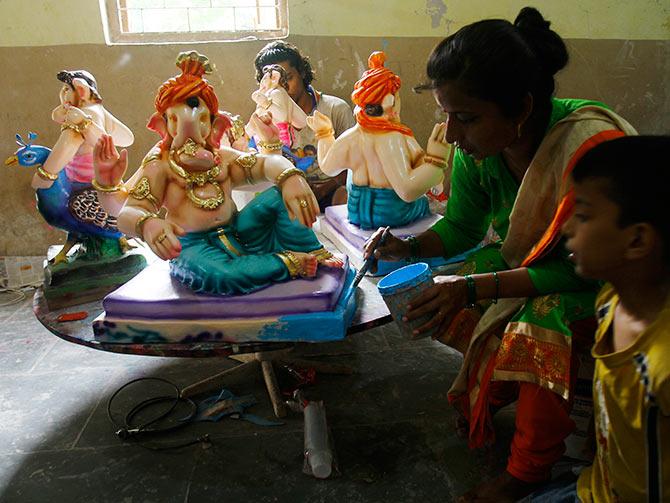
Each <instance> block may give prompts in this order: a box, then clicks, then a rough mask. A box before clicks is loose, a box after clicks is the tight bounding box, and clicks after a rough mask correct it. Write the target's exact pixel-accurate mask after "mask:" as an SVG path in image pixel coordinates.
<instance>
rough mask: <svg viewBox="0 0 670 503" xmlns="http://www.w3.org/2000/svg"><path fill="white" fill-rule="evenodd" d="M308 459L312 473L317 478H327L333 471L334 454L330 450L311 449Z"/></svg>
mask: <svg viewBox="0 0 670 503" xmlns="http://www.w3.org/2000/svg"><path fill="white" fill-rule="evenodd" d="M307 461H308V463H309V466H310V468H311V469H312V475H314V477H316V478H317V479H327V478H328V477H330V474H331V473H332V471H333V456H332V455H331V454H330V452H328V451H310V452H309V454H308V456H307Z"/></svg>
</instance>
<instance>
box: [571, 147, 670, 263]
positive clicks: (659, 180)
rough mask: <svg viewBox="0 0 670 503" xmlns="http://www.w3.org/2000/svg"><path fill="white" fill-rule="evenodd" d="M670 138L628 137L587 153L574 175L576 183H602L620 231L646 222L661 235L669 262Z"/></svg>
mask: <svg viewBox="0 0 670 503" xmlns="http://www.w3.org/2000/svg"><path fill="white" fill-rule="evenodd" d="M669 158H670V136H625V137H623V138H617V139H616V140H611V141H606V142H603V143H601V144H599V145H597V146H595V147H593V148H592V149H591V150H589V151H588V152H586V154H584V156H583V157H582V158H581V159H580V160H579V161H578V162H577V164H576V165H575V168H574V170H573V171H572V179H573V180H574V181H575V182H576V183H580V182H583V181H584V180H587V179H590V178H598V179H602V180H604V181H605V182H606V184H605V187H606V188H605V196H606V197H607V198H608V199H610V200H611V201H612V202H613V203H615V204H616V205H617V206H618V207H619V221H618V224H619V226H620V227H625V226H628V225H631V224H634V223H640V222H646V223H648V224H650V225H652V226H653V227H654V228H655V229H656V230H657V231H658V232H659V234H660V235H661V239H662V240H663V250H664V256H665V259H666V261H667V260H668V259H669V258H670V220H669V219H668V216H669V215H670V164H669V162H668V159H669Z"/></svg>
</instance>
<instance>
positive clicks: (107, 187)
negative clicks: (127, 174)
mask: <svg viewBox="0 0 670 503" xmlns="http://www.w3.org/2000/svg"><path fill="white" fill-rule="evenodd" d="M91 185H93V188H94V189H95V190H99V191H100V192H119V191H120V190H125V188H126V187H125V185H123V182H119V183H117V184H116V185H102V184H101V183H100V182H99V181H97V180H96V179H95V178H94V179H93V180H91Z"/></svg>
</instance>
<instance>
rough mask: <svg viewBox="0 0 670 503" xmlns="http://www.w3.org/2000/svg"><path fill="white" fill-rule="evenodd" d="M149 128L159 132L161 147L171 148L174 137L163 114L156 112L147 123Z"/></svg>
mask: <svg viewBox="0 0 670 503" xmlns="http://www.w3.org/2000/svg"><path fill="white" fill-rule="evenodd" d="M147 129H149V130H151V131H154V132H155V133H158V135H159V136H160V137H161V142H160V144H159V145H160V148H161V150H167V149H169V148H170V144H171V143H172V137H171V136H170V133H168V129H167V123H166V122H165V117H164V116H163V114H159V113H158V112H156V113H155V114H153V115H152V116H151V118H150V119H149V122H148V123H147Z"/></svg>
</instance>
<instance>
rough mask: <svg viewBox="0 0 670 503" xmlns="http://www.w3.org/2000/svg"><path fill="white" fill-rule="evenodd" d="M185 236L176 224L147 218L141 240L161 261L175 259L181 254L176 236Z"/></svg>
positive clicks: (160, 219)
mask: <svg viewBox="0 0 670 503" xmlns="http://www.w3.org/2000/svg"><path fill="white" fill-rule="evenodd" d="M184 234H186V232H185V231H184V229H182V228H181V227H180V226H178V225H177V224H175V223H173V222H170V221H168V220H163V219H162V218H149V219H148V220H147V221H146V222H145V223H144V225H143V226H142V238H143V239H144V241H145V242H146V243H147V244H148V245H149V248H151V251H153V252H154V253H155V254H156V255H158V256H159V257H160V258H162V259H163V260H170V259H173V258H177V257H178V256H179V254H180V253H181V243H180V242H179V239H177V236H183V235H184Z"/></svg>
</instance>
